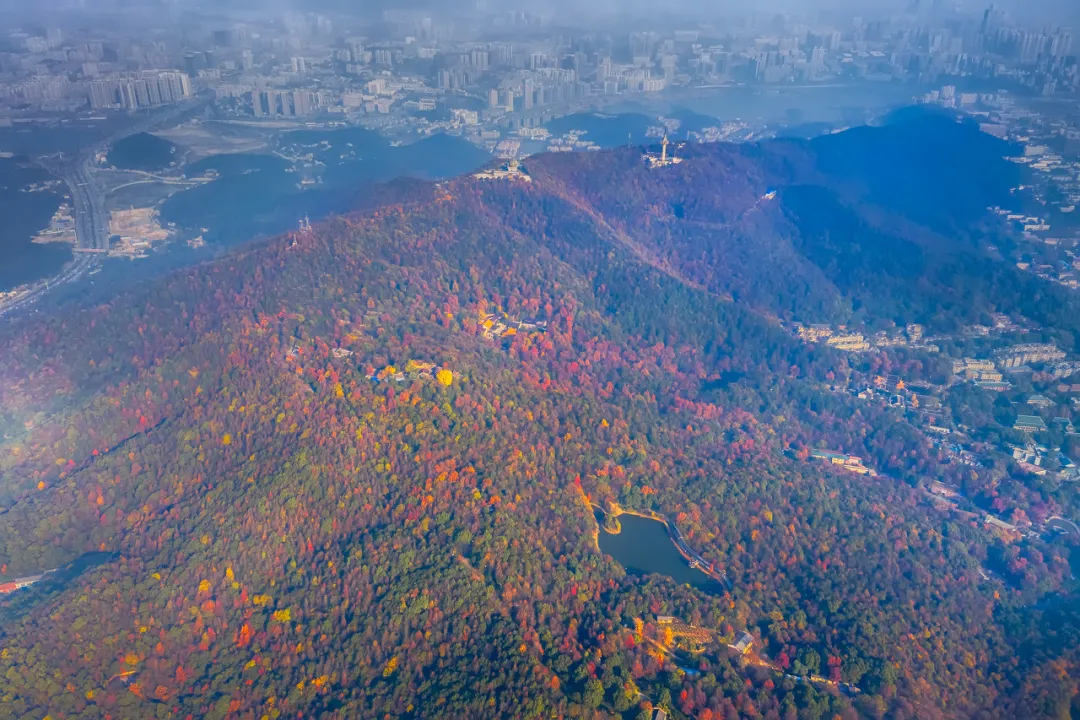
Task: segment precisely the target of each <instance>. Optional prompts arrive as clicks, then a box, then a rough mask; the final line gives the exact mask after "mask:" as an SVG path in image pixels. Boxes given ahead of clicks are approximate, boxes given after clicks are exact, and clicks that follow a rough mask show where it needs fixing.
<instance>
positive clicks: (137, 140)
mask: <svg viewBox="0 0 1080 720" xmlns="http://www.w3.org/2000/svg"><path fill="white" fill-rule="evenodd" d="M176 150H177V147H176V145H174V144H173V143H171V142H169V141H168V140H166V139H164V138H160V137H158V136H157V135H151V134H150V133H145V132H141V133H135V134H134V135H128V136H127V137H125V138H123V139H121V140H118V141H117V142H116V143H115V144H114V145H113V146H112V148H111V149H110V150H109V154H108V158H107V159H108V162H109V164H110V165H112V166H114V167H116V168H119V169H121V170H145V171H147V172H150V171H155V170H164V169H165V168H167V167H168V166H169V165H170V164H171V163H172V162H173V161H174V160H175V159H176Z"/></svg>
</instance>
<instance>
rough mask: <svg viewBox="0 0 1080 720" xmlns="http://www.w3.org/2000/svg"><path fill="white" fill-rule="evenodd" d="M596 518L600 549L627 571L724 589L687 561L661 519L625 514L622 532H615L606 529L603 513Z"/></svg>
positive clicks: (719, 591)
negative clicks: (598, 526)
mask: <svg viewBox="0 0 1080 720" xmlns="http://www.w3.org/2000/svg"><path fill="white" fill-rule="evenodd" d="M597 522H599V523H600V535H599V541H600V550H601V551H602V552H603V553H604V554H606V555H610V556H611V557H613V558H614V559H615V560H616V561H617V562H618V563H619V564H620V565H622V566H623V567H624V568H626V571H627V572H628V573H631V574H637V575H648V574H651V573H655V574H657V575H664V576H666V577H669V578H671V579H672V580H674V581H675V582H677V583H679V584H687V585H691V586H693V587H696V588H698V589H700V590H707V591H710V592H716V593H722V592H723V591H724V588H723V587H722V586H721V585H720V584H719V583H718V582H716V581H715V580H712V579H711V578H709V577H708V576H706V575H705V574H704V573H702V572H700V571H698V570H694V569H693V568H691V567H690V565H689V564H687V562H686V560H684V559H683V557H682V555H680V554H679V551H678V550H676V549H675V545H674V543H672V542H671V538H670V537H668V532H667V528H666V527H665V526H664V524H663V523H662V522H659V521H657V520H651V519H649V518H644V517H639V516H637V515H627V514H622V515H620V516H619V524H620V525H622V532H620V533H618V534H615V535H611V534H609V533H607V532H605V531H604V529H603V527H604V526H603V518H602V516H601V517H600V518H598V519H597Z"/></svg>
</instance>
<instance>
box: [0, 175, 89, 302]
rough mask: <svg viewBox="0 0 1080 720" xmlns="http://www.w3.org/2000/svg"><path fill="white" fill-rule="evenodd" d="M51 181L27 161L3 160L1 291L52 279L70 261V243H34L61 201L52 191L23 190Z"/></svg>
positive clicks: (0, 212)
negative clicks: (36, 236)
mask: <svg viewBox="0 0 1080 720" xmlns="http://www.w3.org/2000/svg"><path fill="white" fill-rule="evenodd" d="M50 179H52V178H51V177H50V175H49V174H48V173H47V172H45V171H44V170H42V169H41V168H38V167H35V166H33V165H30V164H29V162H28V160H27V159H26V158H22V159H21V161H20V159H19V158H18V157H15V158H0V216H2V217H3V218H4V222H3V223H0V291H4V290H11V289H12V288H14V287H17V286H19V285H22V284H24V283H28V282H33V281H34V280H37V279H39V278H42V277H47V276H49V275H53V274H55V273H57V272H59V270H60V268H62V267H63V266H64V263H66V262H68V261H69V260H71V257H72V254H71V246H70V245H68V244H67V243H47V244H35V243H32V242H31V239H32V238H33V237H34V235H36V234H37V233H38V232H40V231H41V230H44V229H45V228H46V227H47V226H48V224H49V220H50V219H51V218H52V215H53V213H54V212H56V209H57V208H58V207H60V202H61V198H60V195H58V194H57V193H55V192H51V191H43V192H24V190H25V189H26V188H27V187H28V186H30V185H31V184H34V183H42V182H45V181H47V180H50Z"/></svg>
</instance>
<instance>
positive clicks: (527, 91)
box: [521, 79, 536, 110]
mask: <svg viewBox="0 0 1080 720" xmlns="http://www.w3.org/2000/svg"><path fill="white" fill-rule="evenodd" d="M522 85H523V87H522V90H521V99H522V105H523V107H524V108H525V109H526V110H532V106H533V97H534V96H535V94H536V92H535V90H534V89H533V81H532V80H528V79H527V80H525V82H524V83H523V84H522Z"/></svg>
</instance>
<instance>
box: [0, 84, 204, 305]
mask: <svg viewBox="0 0 1080 720" xmlns="http://www.w3.org/2000/svg"><path fill="white" fill-rule="evenodd" d="M197 106H198V103H196V104H192V103H185V104H182V105H177V106H173V107H170V108H168V109H166V110H163V111H159V112H157V113H152V114H149V115H147V116H146V117H145V118H142V119H140V120H139V121H138V122H136V123H134V124H133V125H130V126H128V127H126V128H124V130H123V131H122V132H119V133H116V134H114V135H112V136H110V137H108V138H106V139H104V140H102V141H100V142H98V143H96V144H95V145H92V146H90V147H87V148H83V149H82V150H81V151H80V152H79V153H78V154H77V155H75V156H74V157H71V158H65V157H64V156H63V155H62V154H61V155H50V156H45V157H40V158H37V163H38V165H40V166H41V167H42V168H44V169H45V170H48V171H49V172H50V173H52V175H54V176H55V177H58V178H61V179H62V180H63V181H64V183H65V184H66V185H67V186H68V188H69V191H70V195H71V207H72V212H73V213H74V215H75V235H76V246H75V250H76V251H75V253H74V258H73V259H72V261H71V262H69V263H67V264H66V265H64V267H63V268H62V269H61V270H60V272H59V273H57V274H56V275H55V276H53V277H51V278H47V279H45V280H39V281H38V282H36V283H34V284H33V285H30V286H28V287H27V288H26V289H25V291H24V292H22V293H20V294H19V295H18V296H16V297H14V298H12V299H11V300H9V301H7V302H4V301H0V318H2V317H10V316H12V315H14V314H16V313H18V312H19V311H22V310H29V309H30V308H31V307H32V306H33V305H34V304H35V303H37V301H38V300H40V299H41V298H42V297H43V296H44V295H45V294H46V293H48V292H49V290H51V289H52V288H55V287H56V286H58V285H61V284H64V283H69V282H74V281H75V280H78V279H79V278H81V277H83V276H84V275H86V274H87V273H88V272H90V271H91V270H92V269H93V268H94V267H96V266H97V264H98V263H99V262H101V259H102V257H104V254H105V252H107V251H108V249H109V216H108V213H107V212H106V210H105V191H104V188H102V187H101V186H100V185H99V184H98V183H97V182H96V181H95V179H94V175H93V172H92V169H93V167H94V165H95V164H96V162H97V156H98V155H99V154H100V153H103V152H105V151H106V150H107V149H108V148H109V147H110V146H111V145H113V144H114V143H116V142H117V141H119V140H121V139H123V138H125V137H128V136H130V135H135V134H137V133H140V132H146V131H147V130H149V129H151V128H152V127H154V126H156V125H161V124H163V123H166V122H169V121H171V120H173V119H175V118H176V117H177V116H179V115H181V114H183V113H185V112H190V111H191V110H192V109H194V108H195V107H197Z"/></svg>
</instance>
